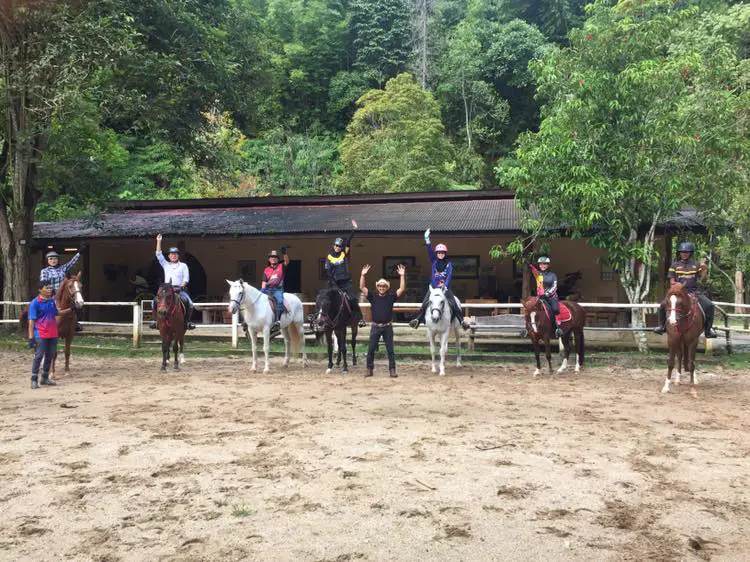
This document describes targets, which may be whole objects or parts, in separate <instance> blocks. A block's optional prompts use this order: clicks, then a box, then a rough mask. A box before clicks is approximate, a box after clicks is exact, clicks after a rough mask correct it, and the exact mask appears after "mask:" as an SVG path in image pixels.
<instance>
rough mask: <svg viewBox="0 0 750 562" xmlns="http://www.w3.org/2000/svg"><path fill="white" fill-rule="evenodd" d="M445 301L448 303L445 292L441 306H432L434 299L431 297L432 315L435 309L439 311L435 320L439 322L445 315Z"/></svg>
mask: <svg viewBox="0 0 750 562" xmlns="http://www.w3.org/2000/svg"><path fill="white" fill-rule="evenodd" d="M445 303H446V296H445V293H443V300H441V301H440V306H439V307H438V306H432V299H430V316H432V313H433V311H437V312H438V317H437V320H435V322H439V321H440V319H441V318H442V317H443V314H445Z"/></svg>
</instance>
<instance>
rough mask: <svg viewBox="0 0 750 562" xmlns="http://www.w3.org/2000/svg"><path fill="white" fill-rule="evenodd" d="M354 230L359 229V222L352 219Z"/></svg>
mask: <svg viewBox="0 0 750 562" xmlns="http://www.w3.org/2000/svg"><path fill="white" fill-rule="evenodd" d="M352 228H354V229H355V230H356V229H357V228H359V225H357V221H355V220H354V219H352Z"/></svg>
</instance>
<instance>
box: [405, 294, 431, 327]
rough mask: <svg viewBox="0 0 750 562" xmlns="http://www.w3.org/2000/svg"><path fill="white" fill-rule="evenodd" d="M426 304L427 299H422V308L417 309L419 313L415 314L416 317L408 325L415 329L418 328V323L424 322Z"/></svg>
mask: <svg viewBox="0 0 750 562" xmlns="http://www.w3.org/2000/svg"><path fill="white" fill-rule="evenodd" d="M427 306H428V301H424V302H423V303H422V308H420V309H419V314H417V317H416V318H415V319H414V320H412V321H411V322H409V326H411V327H412V328H414V329H415V330H416V329H417V328H419V325H420V324H424V316H425V314H427Z"/></svg>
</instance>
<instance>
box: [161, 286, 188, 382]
mask: <svg viewBox="0 0 750 562" xmlns="http://www.w3.org/2000/svg"><path fill="white" fill-rule="evenodd" d="M156 325H157V328H159V334H160V335H161V370H162V371H166V370H167V363H168V362H169V346H170V344H171V343H172V342H174V346H173V347H174V370H175V371H179V370H180V365H181V364H182V363H184V362H185V354H184V353H183V349H184V346H185V305H184V304H183V303H182V299H181V298H180V288H179V287H173V286H172V284H171V283H163V284H162V285H161V286H160V287H159V291H158V292H157V293H156ZM178 349H179V353H178Z"/></svg>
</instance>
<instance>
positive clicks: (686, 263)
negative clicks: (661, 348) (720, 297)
mask: <svg viewBox="0 0 750 562" xmlns="http://www.w3.org/2000/svg"><path fill="white" fill-rule="evenodd" d="M677 253H678V254H679V255H680V259H678V260H675V262H674V263H673V264H672V267H670V268H669V273H667V279H669V282H670V286H671V285H674V284H675V283H682V284H683V285H684V286H685V290H686V291H687V292H688V293H689V294H691V295H694V296H695V297H697V299H698V303H699V304H700V307H701V309H703V316H704V325H703V327H704V331H705V334H706V337H707V338H715V337H718V334H717V333H716V332H715V331H714V327H713V326H714V303H713V302H711V299H709V298H708V297H706V296H705V295H703V294H701V293H699V292H698V275H700V279H701V281H705V280H706V278H707V277H708V268H707V267H706V260H701V262H700V264H699V265H695V262H694V261H693V254H694V253H695V244H693V243H692V242H681V243H680V245H679V247H678V248H677ZM666 331H667V309H666V302H665V301H662V302H661V304H660V305H659V325H658V326H657V327H656V328H654V332H656V333H657V334H663V333H664V332H666Z"/></svg>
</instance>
